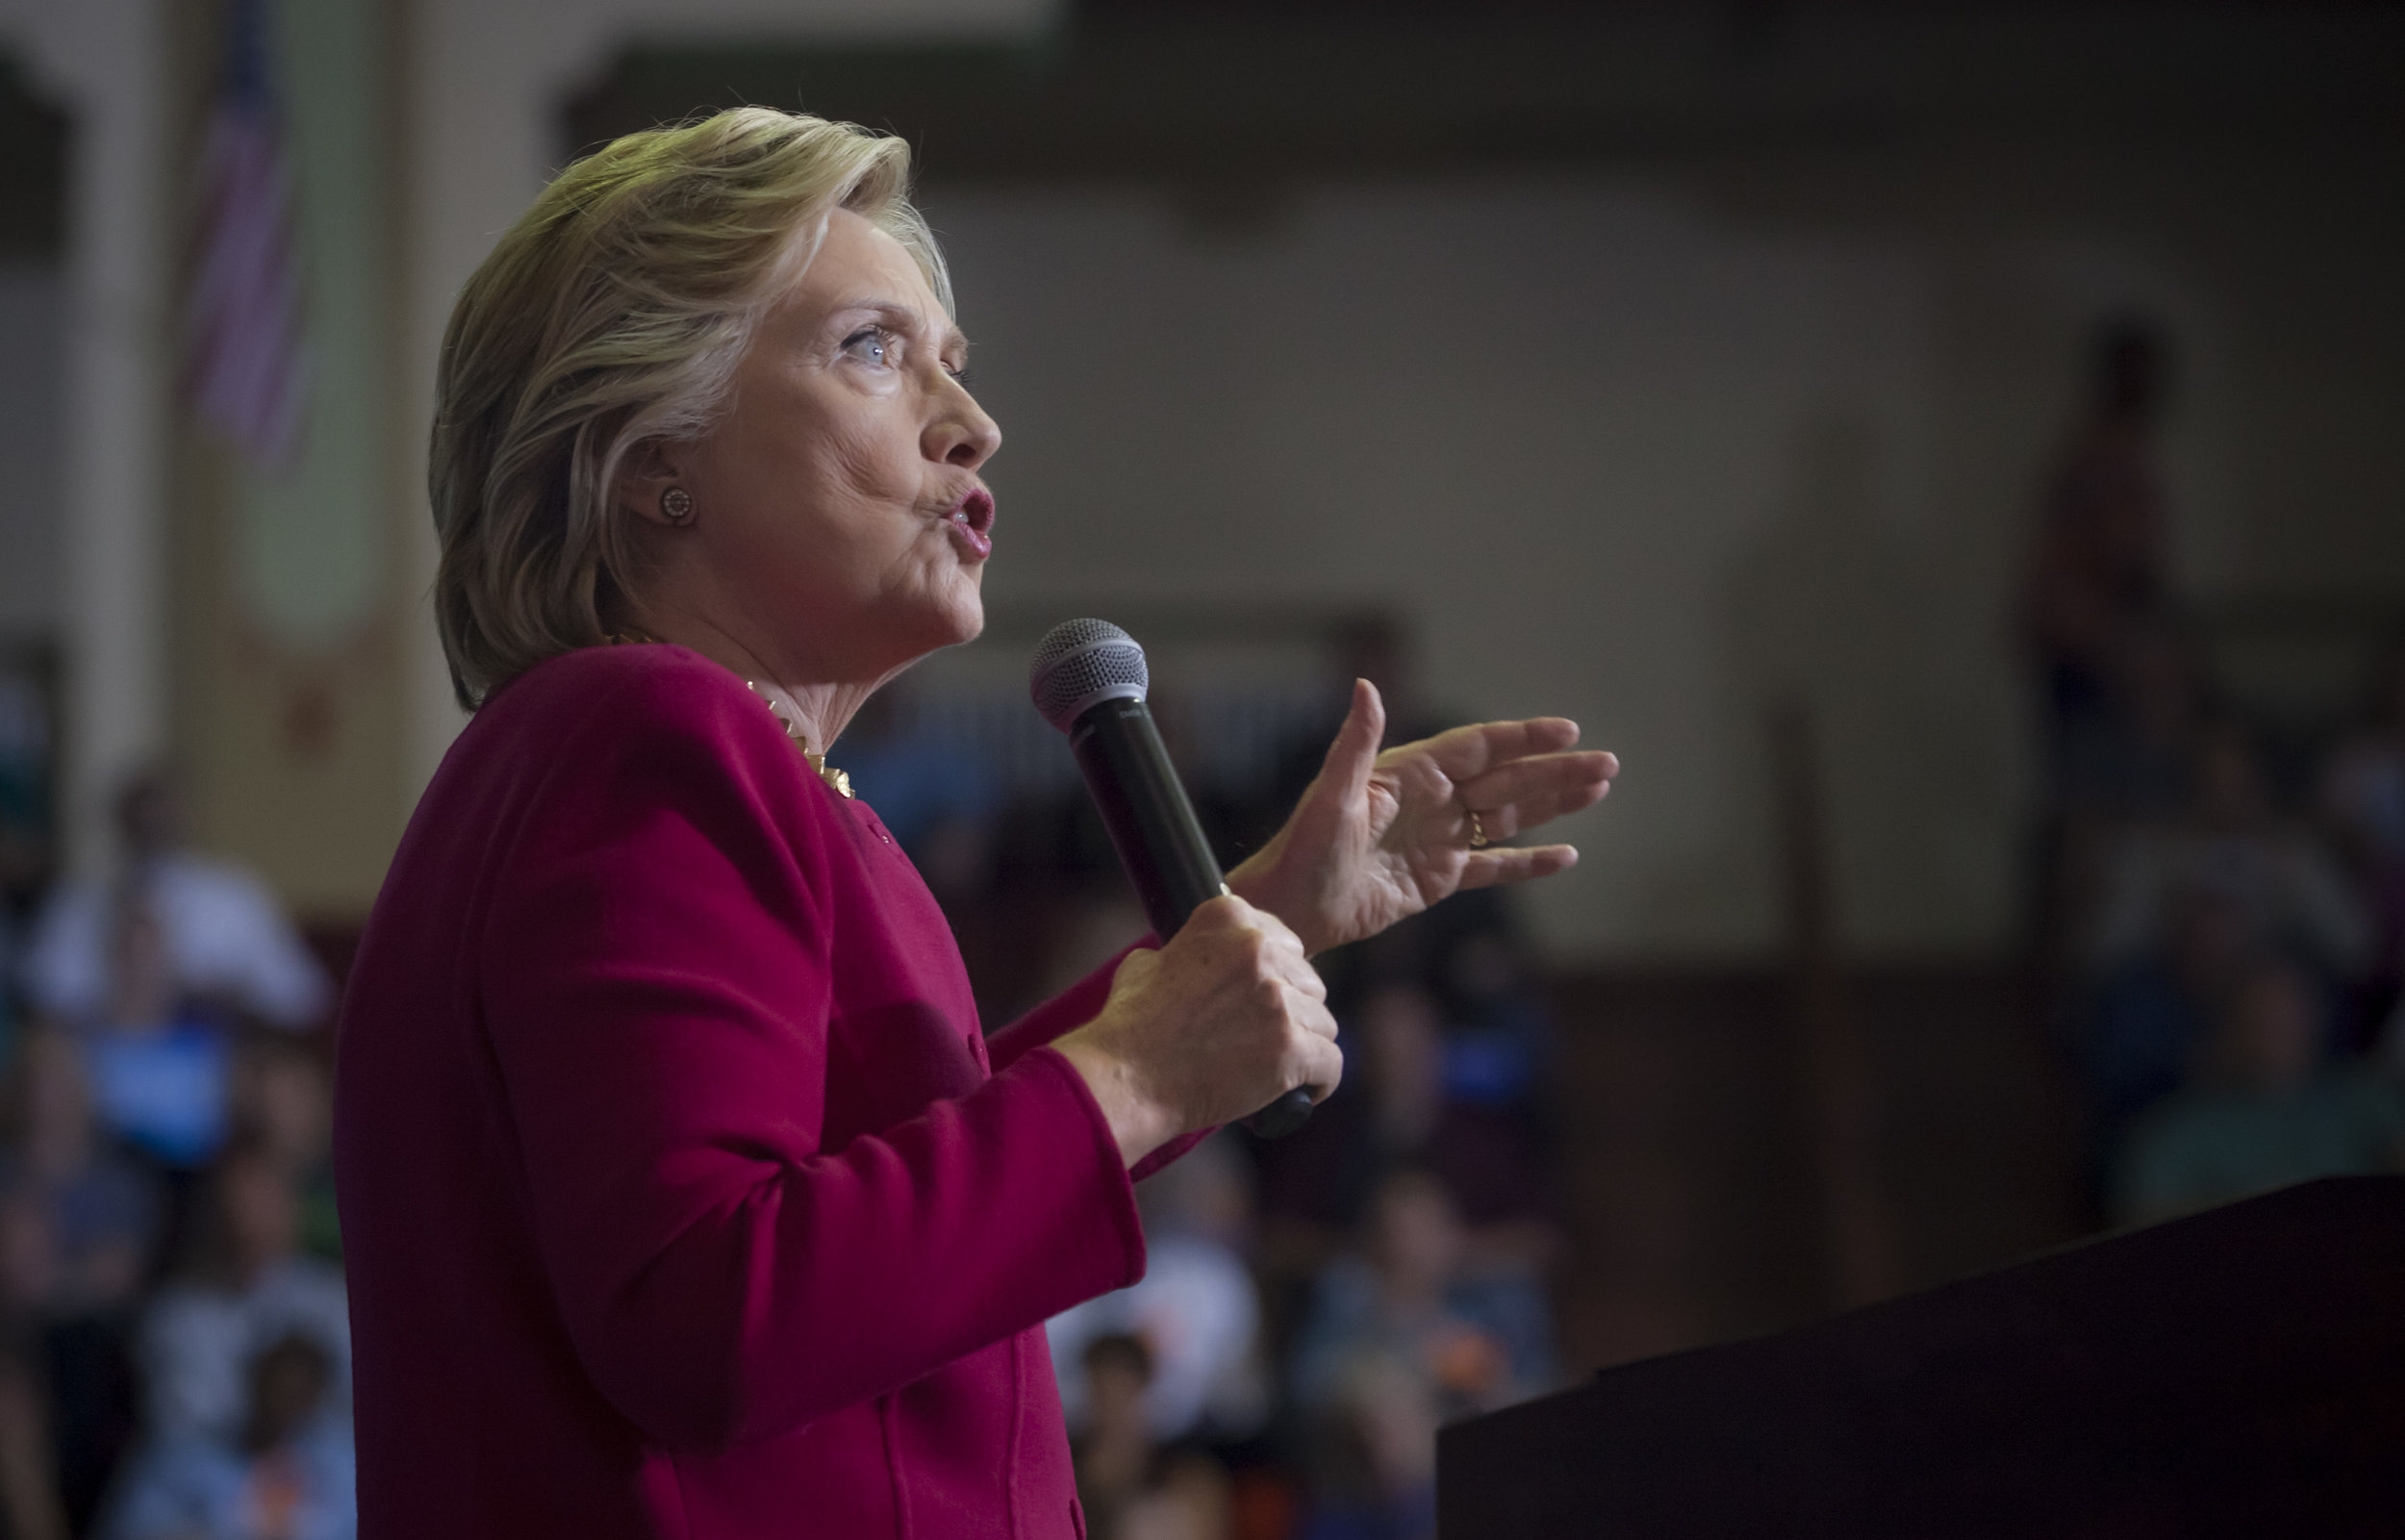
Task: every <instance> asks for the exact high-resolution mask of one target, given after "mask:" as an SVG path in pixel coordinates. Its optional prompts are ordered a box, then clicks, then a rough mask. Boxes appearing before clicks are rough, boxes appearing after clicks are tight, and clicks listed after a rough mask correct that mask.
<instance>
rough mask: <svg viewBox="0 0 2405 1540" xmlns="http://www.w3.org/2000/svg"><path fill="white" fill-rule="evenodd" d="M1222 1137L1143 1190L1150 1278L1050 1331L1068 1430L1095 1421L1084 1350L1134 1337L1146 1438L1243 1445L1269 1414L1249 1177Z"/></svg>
mask: <svg viewBox="0 0 2405 1540" xmlns="http://www.w3.org/2000/svg"><path fill="white" fill-rule="evenodd" d="M1235 1137H1236V1136H1235V1135H1234V1134H1232V1133H1222V1134H1220V1135H1218V1136H1217V1137H1215V1138H1213V1139H1211V1140H1209V1141H1207V1142H1205V1143H1204V1144H1203V1145H1202V1146H1201V1147H1200V1148H1198V1149H1195V1150H1194V1151H1193V1152H1192V1153H1191V1154H1189V1155H1187V1156H1186V1157H1185V1158H1184V1159H1183V1160H1181V1161H1178V1162H1177V1164H1176V1165H1174V1166H1171V1167H1170V1168H1168V1169H1167V1170H1166V1171H1163V1172H1161V1173H1160V1174H1157V1175H1155V1176H1152V1177H1150V1178H1148V1179H1147V1180H1146V1181H1145V1183H1144V1185H1143V1187H1142V1188H1140V1189H1139V1190H1138V1193H1137V1201H1138V1204H1139V1205H1140V1207H1141V1210H1142V1213H1143V1216H1144V1244H1145V1250H1146V1265H1145V1275H1144V1278H1143V1280H1142V1281H1140V1282H1138V1283H1136V1284H1135V1285H1134V1286H1132V1287H1130V1288H1126V1289H1121V1290H1119V1291H1118V1292H1116V1293H1113V1294H1106V1295H1103V1296H1102V1297H1101V1298H1100V1299H1098V1300H1087V1301H1086V1302H1085V1303H1083V1304H1081V1305H1078V1306H1076V1308H1074V1309H1071V1310H1068V1311H1065V1312H1064V1313H1062V1314H1061V1315H1059V1316H1057V1317H1055V1318H1054V1319H1053V1320H1052V1322H1051V1325H1049V1326H1048V1327H1047V1332H1048V1334H1049V1335H1050V1337H1051V1345H1052V1364H1053V1370H1054V1375H1055V1377H1056V1378H1057V1379H1058V1380H1059V1381H1060V1385H1061V1398H1062V1401H1063V1403H1064V1409H1065V1410H1066V1412H1067V1414H1068V1417H1069V1425H1070V1426H1071V1428H1072V1429H1077V1428H1082V1427H1084V1426H1087V1424H1088V1423H1089V1421H1090V1420H1091V1418H1092V1416H1093V1415H1094V1408H1091V1407H1089V1406H1088V1405H1087V1404H1086V1401H1085V1395H1084V1387H1085V1385H1086V1383H1087V1380H1088V1377H1089V1376H1087V1375H1084V1374H1079V1373H1077V1372H1076V1371H1077V1369H1078V1367H1079V1365H1080V1364H1082V1363H1083V1362H1084V1361H1085V1355H1086V1351H1087V1350H1088V1348H1090V1347H1091V1346H1092V1345H1094V1344H1095V1343H1097V1342H1100V1341H1102V1340H1103V1339H1105V1338H1109V1337H1122V1336H1126V1337H1133V1338H1135V1339H1136V1340H1137V1341H1139V1342H1140V1343H1141V1344H1142V1345H1143V1346H1144V1349H1145V1355H1146V1364H1147V1370H1146V1385H1145V1389H1144V1393H1143V1419H1144V1424H1145V1427H1146V1429H1147V1431H1148V1432H1149V1434H1150V1436H1151V1437H1152V1438H1154V1439H1156V1440H1159V1441H1161V1442H1164V1443H1167V1442H1172V1441H1175V1440H1178V1439H1185V1438H1198V1437H1200V1438H1208V1439H1213V1440H1219V1441H1226V1440H1230V1439H1240V1438H1244V1437H1247V1436H1250V1435H1251V1434H1253V1433H1255V1432H1257V1431H1259V1429H1260V1427H1261V1425H1262V1423H1263V1422H1264V1421H1265V1420H1266V1419H1267V1417H1268V1415H1269V1386H1268V1377H1267V1365H1266V1363H1265V1361H1264V1344H1263V1342H1262V1340H1261V1306H1260V1296H1259V1292H1258V1289H1257V1287H1256V1286H1255V1284H1254V1283H1253V1274H1252V1270H1251V1268H1250V1267H1249V1266H1248V1265H1247V1263H1246V1260H1245V1248H1246V1246H1247V1245H1248V1243H1249V1242H1250V1240H1251V1229H1252V1217H1253V1202H1252V1192H1251V1188H1250V1177H1251V1173H1250V1171H1249V1169H1248V1168H1247V1165H1246V1162H1245V1158H1244V1156H1243V1155H1242V1154H1241V1153H1240V1152H1239V1151H1238V1150H1236V1149H1234V1148H1233V1145H1232V1140H1233V1139H1234V1138H1235Z"/></svg>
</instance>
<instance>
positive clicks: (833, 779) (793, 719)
mask: <svg viewBox="0 0 2405 1540" xmlns="http://www.w3.org/2000/svg"><path fill="white" fill-rule="evenodd" d="M744 688H745V689H747V690H748V691H750V692H751V693H752V694H755V695H758V696H759V697H760V703H761V704H762V705H764V706H766V707H768V708H769V715H770V716H772V717H773V718H775V719H776V724H777V725H778V726H779V727H782V728H784V729H785V736H786V737H788V738H790V739H792V740H793V741H794V746H795V747H797V748H798V749H800V750H801V757H802V761H803V762H804V763H805V764H807V765H808V766H809V767H810V768H811V769H812V770H817V771H818V772H819V779H821V780H823V781H824V782H826V784H827V785H829V786H832V787H833V788H835V790H836V793H837V794H838V795H842V796H844V797H846V798H848V797H849V796H850V795H851V777H850V776H848V775H847V774H845V773H844V772H843V771H842V770H837V769H836V768H835V767H834V766H832V765H829V764H828V763H827V762H826V756H825V755H824V754H815V753H812V752H811V751H810V739H809V737H808V736H807V735H806V734H804V733H803V732H802V730H801V719H800V718H798V717H797V716H795V715H794V711H793V708H792V707H791V706H788V705H786V704H785V703H784V702H783V701H781V700H778V699H777V698H776V697H775V696H773V695H772V694H769V693H768V692H767V691H765V690H763V689H761V688H760V687H759V685H758V684H756V683H754V682H753V681H751V680H749V679H747V680H745V681H744Z"/></svg>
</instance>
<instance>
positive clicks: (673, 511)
mask: <svg viewBox="0 0 2405 1540" xmlns="http://www.w3.org/2000/svg"><path fill="white" fill-rule="evenodd" d="M660 517H661V518H665V519H667V520H668V521H669V522H670V523H671V524H689V523H691V522H693V493H692V492H687V491H686V490H685V489H684V488H682V487H671V488H670V489H669V490H668V491H666V492H662V493H660Z"/></svg>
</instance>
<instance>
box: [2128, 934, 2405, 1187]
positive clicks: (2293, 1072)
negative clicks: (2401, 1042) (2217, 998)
mask: <svg viewBox="0 0 2405 1540" xmlns="http://www.w3.org/2000/svg"><path fill="white" fill-rule="evenodd" d="M2325 1010H2326V1000H2325V997H2324V995H2323V993H2322V992H2321V990H2320V989H2319V987H2318V986H2317V984H2316V981H2315V979H2314V978H2313V977H2312V975H2310V974H2309V973H2307V972H2304V971H2303V970H2301V969H2299V968H2297V967H2295V966H2294V965H2292V964H2288V963H2280V962H2271V963H2266V964H2264V965H2262V966H2261V967H2259V968H2257V969H2256V970H2255V971H2254V972H2251V973H2249V974H2248V975H2247V976H2246V978H2245V979H2244V981H2243V982H2242V983H2241V984H2240V986H2239V987H2238V988H2237V989H2236V990H2235V991H2233V992H2232V994H2231V995H2230V997H2229V999H2228V1002H2227V1004H2226V1006H2225V1007H2224V1008H2223V1010H2222V1012H2221V1014H2220V1018H2219V1021H2218V1023H2217V1025H2216V1027H2215V1032H2214V1035H2213V1036H2212V1038H2211V1039H2210V1040H2209V1041H2208V1048H2207V1053H2206V1056H2205V1058H2204V1060H2203V1062H2202V1063H2201V1064H2200V1066H2199V1069H2200V1071H2201V1074H2200V1077H2199V1080H2198V1083H2197V1084H2195V1085H2193V1086H2191V1087H2190V1088H2188V1089H2186V1090H2183V1091H2180V1092H2178V1093H2176V1094H2175V1095H2173V1096H2171V1097H2170V1098H2167V1099H2165V1100H2164V1102H2163V1103H2162V1104H2161V1105H2160V1106H2158V1107H2156V1108H2155V1109H2154V1110H2153V1111H2152V1112H2150V1113H2148V1114H2147V1115H2146V1117H2145V1118H2144V1119H2143V1120H2142V1121H2141V1122H2140V1123H2139V1124H2138V1125H2137V1126H2136V1127H2135V1128H2134V1129H2133V1130H2132V1131H2131V1135H2130V1138H2129V1140H2128V1142H2127V1144H2126V1145H2125V1146H2124V1148H2123V1149H2122V1152H2121V1157H2120V1161H2119V1163H2118V1166H2117V1168H2116V1170H2115V1172H2114V1182H2113V1215H2114V1219H2115V1220H2116V1221H2117V1222H2118V1223H2121V1224H2142V1223H2146V1222H2150V1221H2153V1220H2159V1219H2167V1218H2170V1217H2172V1216H2174V1215H2178V1214H2184V1213H2188V1212H2190V1211H2192V1210H2195V1209H2200V1208H2207V1207H2211V1206H2212V1205H2214V1204H2216V1203H2226V1202H2230V1201H2233V1200H2235V1199H2240V1198H2246V1197H2249V1196H2252V1195H2253V1194H2256V1193H2262V1192H2268V1191H2270V1190H2271V1189H2273V1188H2277V1187H2285V1186H2288V1185H2290V1184H2291V1183H2293V1182H2301V1181H2310V1180H2312V1179H2313V1178H2315V1177H2317V1176H2342V1175H2351V1174H2369V1173H2376V1172H2393V1171H2399V1170H2405V1095H2401V1094H2400V1092H2399V1090H2398V1088H2397V1087H2396V1086H2395V1085H2394V1084H2393V1083H2392V1082H2391V1081H2389V1080H2387V1079H2385V1078H2383V1077H2381V1076H2379V1075H2377V1074H2375V1073H2372V1072H2371V1071H2370V1070H2368V1069H2367V1068H2366V1067H2364V1066H2362V1065H2359V1064H2339V1065H2332V1064H2330V1063H2329V1062H2328V1047H2327V1046H2328V1043H2329V1036H2330V1034H2329V1031H2328V1028H2327V1024H2326V1022H2325V1021H2324V1019H2323V1015H2324V1012H2325Z"/></svg>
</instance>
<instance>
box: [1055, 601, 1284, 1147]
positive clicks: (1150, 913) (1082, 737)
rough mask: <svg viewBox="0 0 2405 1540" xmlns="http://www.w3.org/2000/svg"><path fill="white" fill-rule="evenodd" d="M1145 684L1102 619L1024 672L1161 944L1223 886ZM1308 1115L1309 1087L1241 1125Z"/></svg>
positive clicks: (1067, 630) (1276, 1127)
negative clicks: (1064, 737) (1065, 738)
mask: <svg viewBox="0 0 2405 1540" xmlns="http://www.w3.org/2000/svg"><path fill="white" fill-rule="evenodd" d="M1151 683H1152V676H1151V674H1150V673H1149V672H1148V670H1147V669H1145V666H1144V649H1143V648H1142V647H1140V646H1137V645H1136V642H1135V638H1133V637H1131V636H1129V635H1128V634H1127V632H1125V631H1122V630H1121V629H1119V627H1117V626H1115V625H1113V624H1111V623H1110V622H1109V621H1108V620H1063V621H1062V622H1061V623H1060V624H1058V625H1056V626H1054V627H1052V629H1051V631H1050V632H1049V633H1047V634H1046V636H1045V638H1044V640H1043V641H1042V642H1041V643H1039V644H1037V646H1036V649H1035V662H1034V663H1033V664H1032V665H1031V666H1030V667H1029V668H1028V669H1027V693H1028V694H1030V695H1032V696H1034V697H1035V709H1036V710H1037V711H1038V712H1040V713H1042V714H1043V717H1044V720H1046V721H1049V722H1051V724H1052V725H1053V726H1055V727H1057V728H1059V729H1060V730H1061V731H1062V732H1064V733H1067V734H1068V735H1069V747H1070V750H1071V751H1072V752H1073V753H1075V754H1076V756H1077V768H1078V769H1079V770H1083V771H1084V772H1085V784H1086V790H1087V791H1089V792H1091V793H1093V794H1094V806H1095V808H1096V810H1097V811H1099V812H1100V813H1101V815H1102V826H1103V827H1104V828H1106V829H1108V830H1109V831H1110V837H1111V844H1112V845H1113V846H1116V847H1117V849H1118V851H1119V862H1120V865H1122V866H1124V867H1126V868H1127V880H1128V881H1129V882H1130V883H1132V884H1133V885H1134V886H1135V890H1136V896H1137V897H1138V898H1140V899H1142V900H1143V901H1144V912H1145V915H1146V917H1147V918H1148V919H1150V920H1151V921H1152V932H1153V934H1154V935H1156V936H1158V937H1160V939H1161V940H1163V941H1164V942H1165V941H1167V940H1169V938H1170V937H1172V936H1174V935H1176V934H1177V928H1178V927H1179V926H1180V925H1183V924H1184V923H1185V922H1186V917H1187V916H1188V915H1190V914H1192V913H1194V911H1195V910H1196V909H1197V908H1199V907H1200V906H1201V905H1202V904H1203V903H1205V902H1207V901H1208V900H1210V899H1212V898H1216V897H1218V896H1220V895H1222V894H1224V893H1226V892H1227V891H1228V884H1227V882H1226V881H1225V880H1223V878H1222V877H1221V875H1220V870H1219V862H1218V861H1216V860H1215V859H1213V858H1212V855H1211V847H1210V844H1209V842H1207V841H1205V840H1204V839H1203V838H1202V824H1200V823H1198V822H1196V821H1195V817H1194V804H1193V803H1191V802H1189V801H1187V800H1186V789H1185V787H1184V786H1182V785H1181V784H1179V782H1178V780H1177V770H1176V769H1175V768H1174V767H1173V766H1172V765H1171V764H1170V763H1169V752H1168V750H1166V749H1164V748H1163V747H1162V746H1161V735H1160V733H1159V731H1158V730H1157V729H1156V728H1154V727H1153V725H1152V712H1151V711H1150V710H1149V709H1147V708H1146V706H1145V704H1144V695H1145V691H1146V688H1147V687H1148V686H1149V685H1150V684H1151ZM1310 1116H1311V1094H1310V1092H1308V1091H1306V1090H1304V1089H1302V1088H1301V1087H1297V1088H1296V1089H1295V1090H1292V1091H1289V1092H1287V1093H1286V1094H1285V1095H1284V1096H1281V1097H1279V1098H1278V1099H1277V1100H1276V1101H1273V1102H1271V1103H1270V1104H1269V1105H1268V1106H1266V1107H1264V1108H1262V1109H1261V1110H1260V1111H1258V1112H1256V1113H1254V1114H1253V1116H1252V1117H1251V1118H1249V1119H1247V1120H1246V1121H1245V1126H1247V1127H1249V1128H1251V1129H1252V1130H1253V1132H1254V1133H1256V1134H1258V1135H1260V1136H1261V1137H1262V1138H1264V1139H1278V1138H1282V1137H1284V1136H1285V1135H1287V1134H1290V1133H1292V1132H1294V1131H1295V1130H1296V1129H1297V1128H1300V1127H1302V1126H1303V1123H1304V1119H1306V1118H1308V1117H1310Z"/></svg>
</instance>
